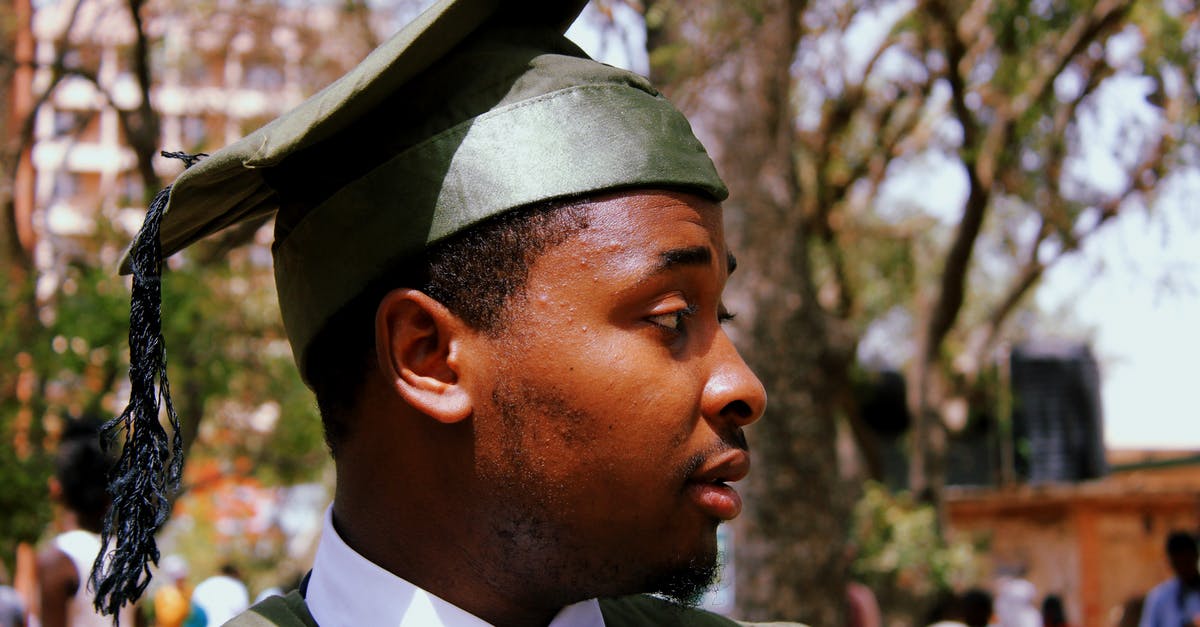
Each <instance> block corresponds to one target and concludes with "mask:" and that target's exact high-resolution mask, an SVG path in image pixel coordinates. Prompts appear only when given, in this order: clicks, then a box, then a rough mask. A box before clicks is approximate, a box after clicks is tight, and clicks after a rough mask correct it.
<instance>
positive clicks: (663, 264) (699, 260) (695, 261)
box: [653, 246, 713, 274]
mask: <svg viewBox="0 0 1200 627" xmlns="http://www.w3.org/2000/svg"><path fill="white" fill-rule="evenodd" d="M712 260H713V255H712V250H710V249H709V248H708V247H707V246H689V247H687V248H672V249H671V250H664V251H662V252H661V253H659V254H658V265H657V266H655V268H654V272H653V274H659V273H662V272H667V271H669V270H674V269H675V268H678V267H680V266H707V265H709V264H710V263H712Z"/></svg>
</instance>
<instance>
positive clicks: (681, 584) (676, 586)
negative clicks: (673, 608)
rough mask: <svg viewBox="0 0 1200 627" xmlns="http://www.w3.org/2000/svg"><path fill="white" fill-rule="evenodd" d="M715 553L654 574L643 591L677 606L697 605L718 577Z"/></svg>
mask: <svg viewBox="0 0 1200 627" xmlns="http://www.w3.org/2000/svg"><path fill="white" fill-rule="evenodd" d="M720 570H721V568H720V564H719V563H718V561H717V555H716V553H713V554H710V555H704V556H699V557H694V558H692V559H690V560H688V561H687V562H685V563H682V564H677V565H675V566H673V567H672V568H670V569H664V570H663V571H661V572H658V573H655V574H654V575H653V576H652V577H651V578H650V579H649V581H648V582H647V585H646V587H645V590H646V591H647V592H649V593H651V594H654V595H657V596H660V597H663V598H665V599H667V600H669V601H671V602H673V603H677V604H679V605H688V606H692V605H697V604H699V603H700V599H701V598H702V597H703V596H704V593H705V592H707V591H708V589H709V588H711V587H712V586H713V584H714V583H716V581H717V578H718V576H719V575H720Z"/></svg>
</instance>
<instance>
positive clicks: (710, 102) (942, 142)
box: [644, 0, 1200, 625]
mask: <svg viewBox="0 0 1200 627" xmlns="http://www.w3.org/2000/svg"><path fill="white" fill-rule="evenodd" d="M644 11H645V17H646V24H647V29H648V40H647V47H648V49H649V53H650V62H651V72H652V74H653V75H654V76H653V78H654V79H655V82H656V84H658V85H659V86H661V87H662V88H663V90H664V91H665V92H666V94H667V95H668V97H670V98H672V99H673V100H674V101H675V102H676V103H678V104H679V105H680V106H681V107H682V108H683V109H684V110H685V112H686V113H688V115H689V118H690V119H691V120H693V123H694V124H695V125H696V126H697V130H698V133H699V134H700V135H701V139H702V140H704V142H705V144H706V146H709V147H710V152H711V153H712V155H713V157H714V159H715V160H716V162H717V167H718V170H720V172H721V173H722V175H723V176H724V177H725V179H726V181H727V182H728V183H729V187H730V189H731V191H732V196H731V197H730V199H729V201H728V202H727V203H726V207H727V208H728V209H729V210H730V216H729V220H728V223H729V225H730V227H731V237H730V239H731V241H732V242H733V243H734V245H736V246H737V252H738V254H739V256H740V257H741V258H742V260H743V261H744V263H743V264H742V265H741V266H740V269H739V272H738V274H739V275H742V274H743V273H744V274H746V275H747V276H745V277H743V276H739V278H738V281H735V282H734V284H735V285H734V289H737V290H738V292H735V293H733V294H731V296H730V298H731V300H733V301H734V303H735V305H737V306H738V307H740V308H741V309H743V310H744V311H746V313H747V314H748V316H747V318H749V320H750V323H749V324H748V325H747V328H746V329H744V331H745V332H747V333H748V335H747V336H746V337H744V338H742V341H741V345H742V346H743V348H744V351H745V354H746V355H747V357H748V358H749V359H750V360H751V362H752V364H753V366H754V367H755V368H756V370H757V371H758V372H759V374H760V376H761V377H762V378H763V380H764V383H765V384H766V385H767V388H768V393H769V395H770V397H771V402H770V405H769V407H768V410H767V415H766V416H765V417H764V419H763V420H762V421H761V422H760V423H759V424H758V425H756V426H755V428H754V429H752V430H751V431H752V439H753V443H754V445H755V447H756V454H757V458H758V460H759V464H758V465H759V470H758V471H757V472H755V473H751V477H750V479H749V480H748V492H749V495H748V496H749V498H748V503H747V513H746V516H744V519H745V520H744V522H743V523H742V525H741V529H740V531H739V535H738V545H737V552H736V555H737V558H738V559H739V560H745V564H746V565H747V567H743V568H738V569H737V573H738V582H737V594H738V603H739V605H740V606H741V607H740V608H739V609H740V613H741V615H743V616H745V617H746V618H758V619H762V618H766V617H783V618H789V619H794V618H799V619H802V620H806V621H808V622H810V623H813V624H822V625H824V624H830V625H832V624H838V623H840V622H841V617H840V613H841V609H840V606H841V604H842V597H843V590H844V581H845V577H846V568H847V559H846V556H845V554H844V552H843V549H842V547H843V546H844V544H845V539H846V533H847V532H846V525H845V521H846V520H848V518H849V515H848V514H849V507H850V503H852V502H853V499H854V497H855V495H854V489H853V487H852V484H849V483H847V482H846V480H845V478H846V475H845V473H844V472H842V471H844V470H845V469H846V468H851V467H854V465H855V464H848V463H847V462H848V461H855V460H848V459H847V457H848V456H846V455H840V456H839V454H838V453H837V451H839V442H840V441H844V439H845V438H842V439H839V438H840V435H845V434H850V435H853V437H854V440H855V441H856V443H857V444H858V447H857V450H858V451H859V452H860V453H859V454H858V455H857V456H858V457H859V458H860V459H858V460H857V462H858V466H859V467H863V468H866V469H868V470H873V469H877V468H878V464H877V463H872V458H873V453H874V452H873V442H872V438H871V433H870V431H869V430H868V429H866V428H864V426H863V425H862V424H861V420H860V418H859V416H858V411H857V408H856V406H855V401H854V395H853V393H852V385H851V383H852V379H853V377H852V376H851V375H852V372H853V369H854V368H855V361H856V354H857V353H858V351H859V343H860V340H861V338H862V337H863V336H864V333H866V331H867V330H868V329H870V328H871V327H872V325H877V324H883V323H884V322H886V321H888V320H893V321H894V320H895V319H896V318H899V319H900V320H901V322H902V323H903V324H901V325H899V326H900V328H902V329H906V330H907V331H906V332H901V333H899V334H896V333H895V330H894V329H893V333H894V335H902V337H895V336H893V337H892V338H891V342H892V344H893V346H891V347H890V348H891V350H892V352H893V353H899V354H901V355H902V357H901V359H898V360H897V361H901V362H903V363H896V364H893V365H895V366H903V368H904V371H905V375H906V381H907V384H908V391H907V402H908V405H909V411H910V414H911V415H912V416H913V427H912V430H911V433H910V455H909V458H910V467H909V472H908V482H909V485H910V486H911V487H912V489H913V490H914V493H915V494H918V495H919V496H920V498H921V499H922V500H923V501H925V502H929V503H932V504H934V505H935V507H938V506H940V503H941V498H942V490H943V486H944V483H945V459H946V441H947V437H948V434H949V433H950V431H951V430H952V429H957V428H961V427H962V426H963V424H964V423H965V422H966V418H967V417H968V416H969V415H970V404H971V401H972V400H973V399H975V398H977V397H980V396H981V395H982V396H987V395H988V394H991V395H992V396H994V394H995V393H994V391H988V390H981V389H980V387H981V386H982V385H984V383H985V382H988V381H994V380H995V377H994V376H989V375H988V370H989V369H990V368H993V367H994V364H995V357H994V356H995V355H996V353H997V352H998V351H999V349H1001V348H1002V346H1003V344H1004V342H1005V341H1006V340H1007V339H1008V337H1009V336H1010V334H1011V333H1012V332H1013V331H1012V329H1011V328H1010V326H1011V320H1012V318H1013V316H1014V313H1015V312H1017V311H1019V310H1020V309H1021V308H1022V307H1023V306H1025V303H1026V302H1027V299H1028V296H1029V294H1030V293H1031V292H1032V290H1033V289H1034V288H1035V286H1036V285H1037V284H1038V281H1039V280H1040V279H1041V277H1042V276H1043V275H1044V274H1045V272H1046V270H1047V269H1048V268H1049V267H1050V266H1052V265H1053V264H1054V263H1056V262H1057V261H1058V260H1060V259H1062V258H1063V257H1064V256H1066V255H1069V254H1071V253H1072V252H1074V251H1076V250H1078V249H1079V247H1080V246H1081V244H1082V243H1083V242H1084V241H1085V240H1086V239H1087V238H1088V237H1090V236H1091V235H1092V234H1094V233H1095V232H1096V231H1097V230H1098V229H1101V228H1103V227H1104V226H1105V225H1107V224H1108V223H1110V222H1112V221H1113V220H1114V219H1115V218H1116V217H1117V216H1118V215H1120V214H1121V213H1124V212H1128V211H1134V210H1149V209H1151V208H1153V206H1154V204H1155V202H1156V201H1157V198H1158V195H1160V194H1163V193H1165V190H1166V189H1167V188H1169V187H1170V185H1171V178H1172V176H1173V175H1174V174H1177V173H1180V172H1182V171H1184V170H1186V169H1188V168H1194V167H1195V165H1196V159H1197V154H1196V149H1195V148H1194V147H1195V146H1196V145H1197V134H1198V133H1200V121H1198V112H1200V109H1198V107H1197V99H1196V82H1195V77H1196V71H1197V65H1196V63H1197V59H1198V58H1200V57H1198V55H1197V50H1196V48H1197V46H1198V44H1200V30H1198V29H1200V23H1198V19H1197V18H1198V12H1197V11H1198V10H1197V8H1196V7H1195V6H1194V4H1193V3H1187V2H1159V1H1157V0H1154V1H1150V0H1142V1H1133V0H1098V1H1091V0H1045V1H1040V2H1039V1H1034V2H1017V3H1011V2H990V1H988V0H975V1H967V0H929V1H908V0H903V1H901V0H897V1H891V2H888V1H871V0H858V1H855V0H807V1H806V0H742V1H738V2H718V1H715V0H714V1H702V0H697V1H695V2H689V3H672V2H667V1H665V0H663V1H654V0H650V1H648V2H646V3H645V5H644ZM1111 129H1116V130H1115V131H1113V132H1111V133H1109V130H1111ZM1101 167H1103V168H1105V170H1104V174H1099V173H1098V172H1099V169H1100V168H1101ZM904 185H908V186H909V187H910V188H914V189H915V191H912V192H910V193H909V195H908V198H905V197H904V195H903V194H901V193H898V191H897V190H899V189H901V188H903V187H904ZM956 190H957V191H956ZM960 192H961V193H960ZM897 312H898V313H899V315H898V316H897V315H896V314H897ZM842 450H845V447H843V448H842ZM851 457H852V456H851ZM839 462H841V463H842V465H841V466H839ZM864 462H865V463H864ZM936 519H938V518H937V517H935V520H936ZM751 564H753V565H754V566H755V567H754V568H750V567H749V565H751Z"/></svg>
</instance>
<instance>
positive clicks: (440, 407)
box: [375, 288, 472, 423]
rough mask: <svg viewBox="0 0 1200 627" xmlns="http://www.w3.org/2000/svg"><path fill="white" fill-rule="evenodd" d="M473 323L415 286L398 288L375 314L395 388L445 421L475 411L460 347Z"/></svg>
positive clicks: (379, 345) (384, 364) (383, 364)
mask: <svg viewBox="0 0 1200 627" xmlns="http://www.w3.org/2000/svg"><path fill="white" fill-rule="evenodd" d="M469 333H470V329H469V327H468V326H467V325H466V323H465V322H463V320H462V319H461V318H459V317H458V316H456V315H454V314H453V313H452V312H451V311H450V310H449V309H447V308H446V306H445V305H443V304H441V303H439V302H438V301H436V300H434V299H433V298H431V297H430V296H429V295H427V294H425V293H424V292H421V291H420V290H414V289H410V288H401V289H396V290H392V291H391V292H389V293H388V295H387V296H384V297H383V300H382V301H381V302H380V303H379V309H377V310H376V312H375V354H376V355H377V356H378V359H379V371H380V373H381V374H382V375H383V376H384V378H385V379H386V382H387V385H388V387H389V388H390V389H392V390H393V391H395V392H396V393H397V394H398V395H399V396H400V397H401V398H403V399H404V401H405V402H407V403H408V404H409V405H410V406H411V407H413V408H414V409H416V410H417V411H420V412H421V413H423V414H425V415H427V416H429V417H431V418H433V419H434V420H437V421H438V422H443V423H453V422H458V421H460V420H463V419H465V418H467V417H468V416H470V415H471V409H472V406H471V395H470V394H469V393H468V391H467V390H466V389H465V388H464V387H463V386H462V385H461V382H460V379H459V368H460V366H461V362H460V359H461V355H460V353H459V351H460V350H461V348H462V343H463V340H464V338H465V337H466V335H467V334H469Z"/></svg>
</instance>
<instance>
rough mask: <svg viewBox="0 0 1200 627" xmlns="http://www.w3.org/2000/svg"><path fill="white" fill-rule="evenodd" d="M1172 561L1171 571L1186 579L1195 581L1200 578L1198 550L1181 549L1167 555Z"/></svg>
mask: <svg viewBox="0 0 1200 627" xmlns="http://www.w3.org/2000/svg"><path fill="white" fill-rule="evenodd" d="M1167 557H1168V558H1169V560H1170V562H1171V571H1172V572H1174V573H1175V576H1177V577H1179V578H1180V579H1182V580H1184V581H1189V582H1190V581H1195V580H1196V579H1198V578H1200V565H1198V564H1197V561H1198V560H1200V555H1198V554H1197V552H1196V551H1191V550H1186V549H1185V550H1179V551H1175V552H1173V553H1169V554H1168V555H1167Z"/></svg>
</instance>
